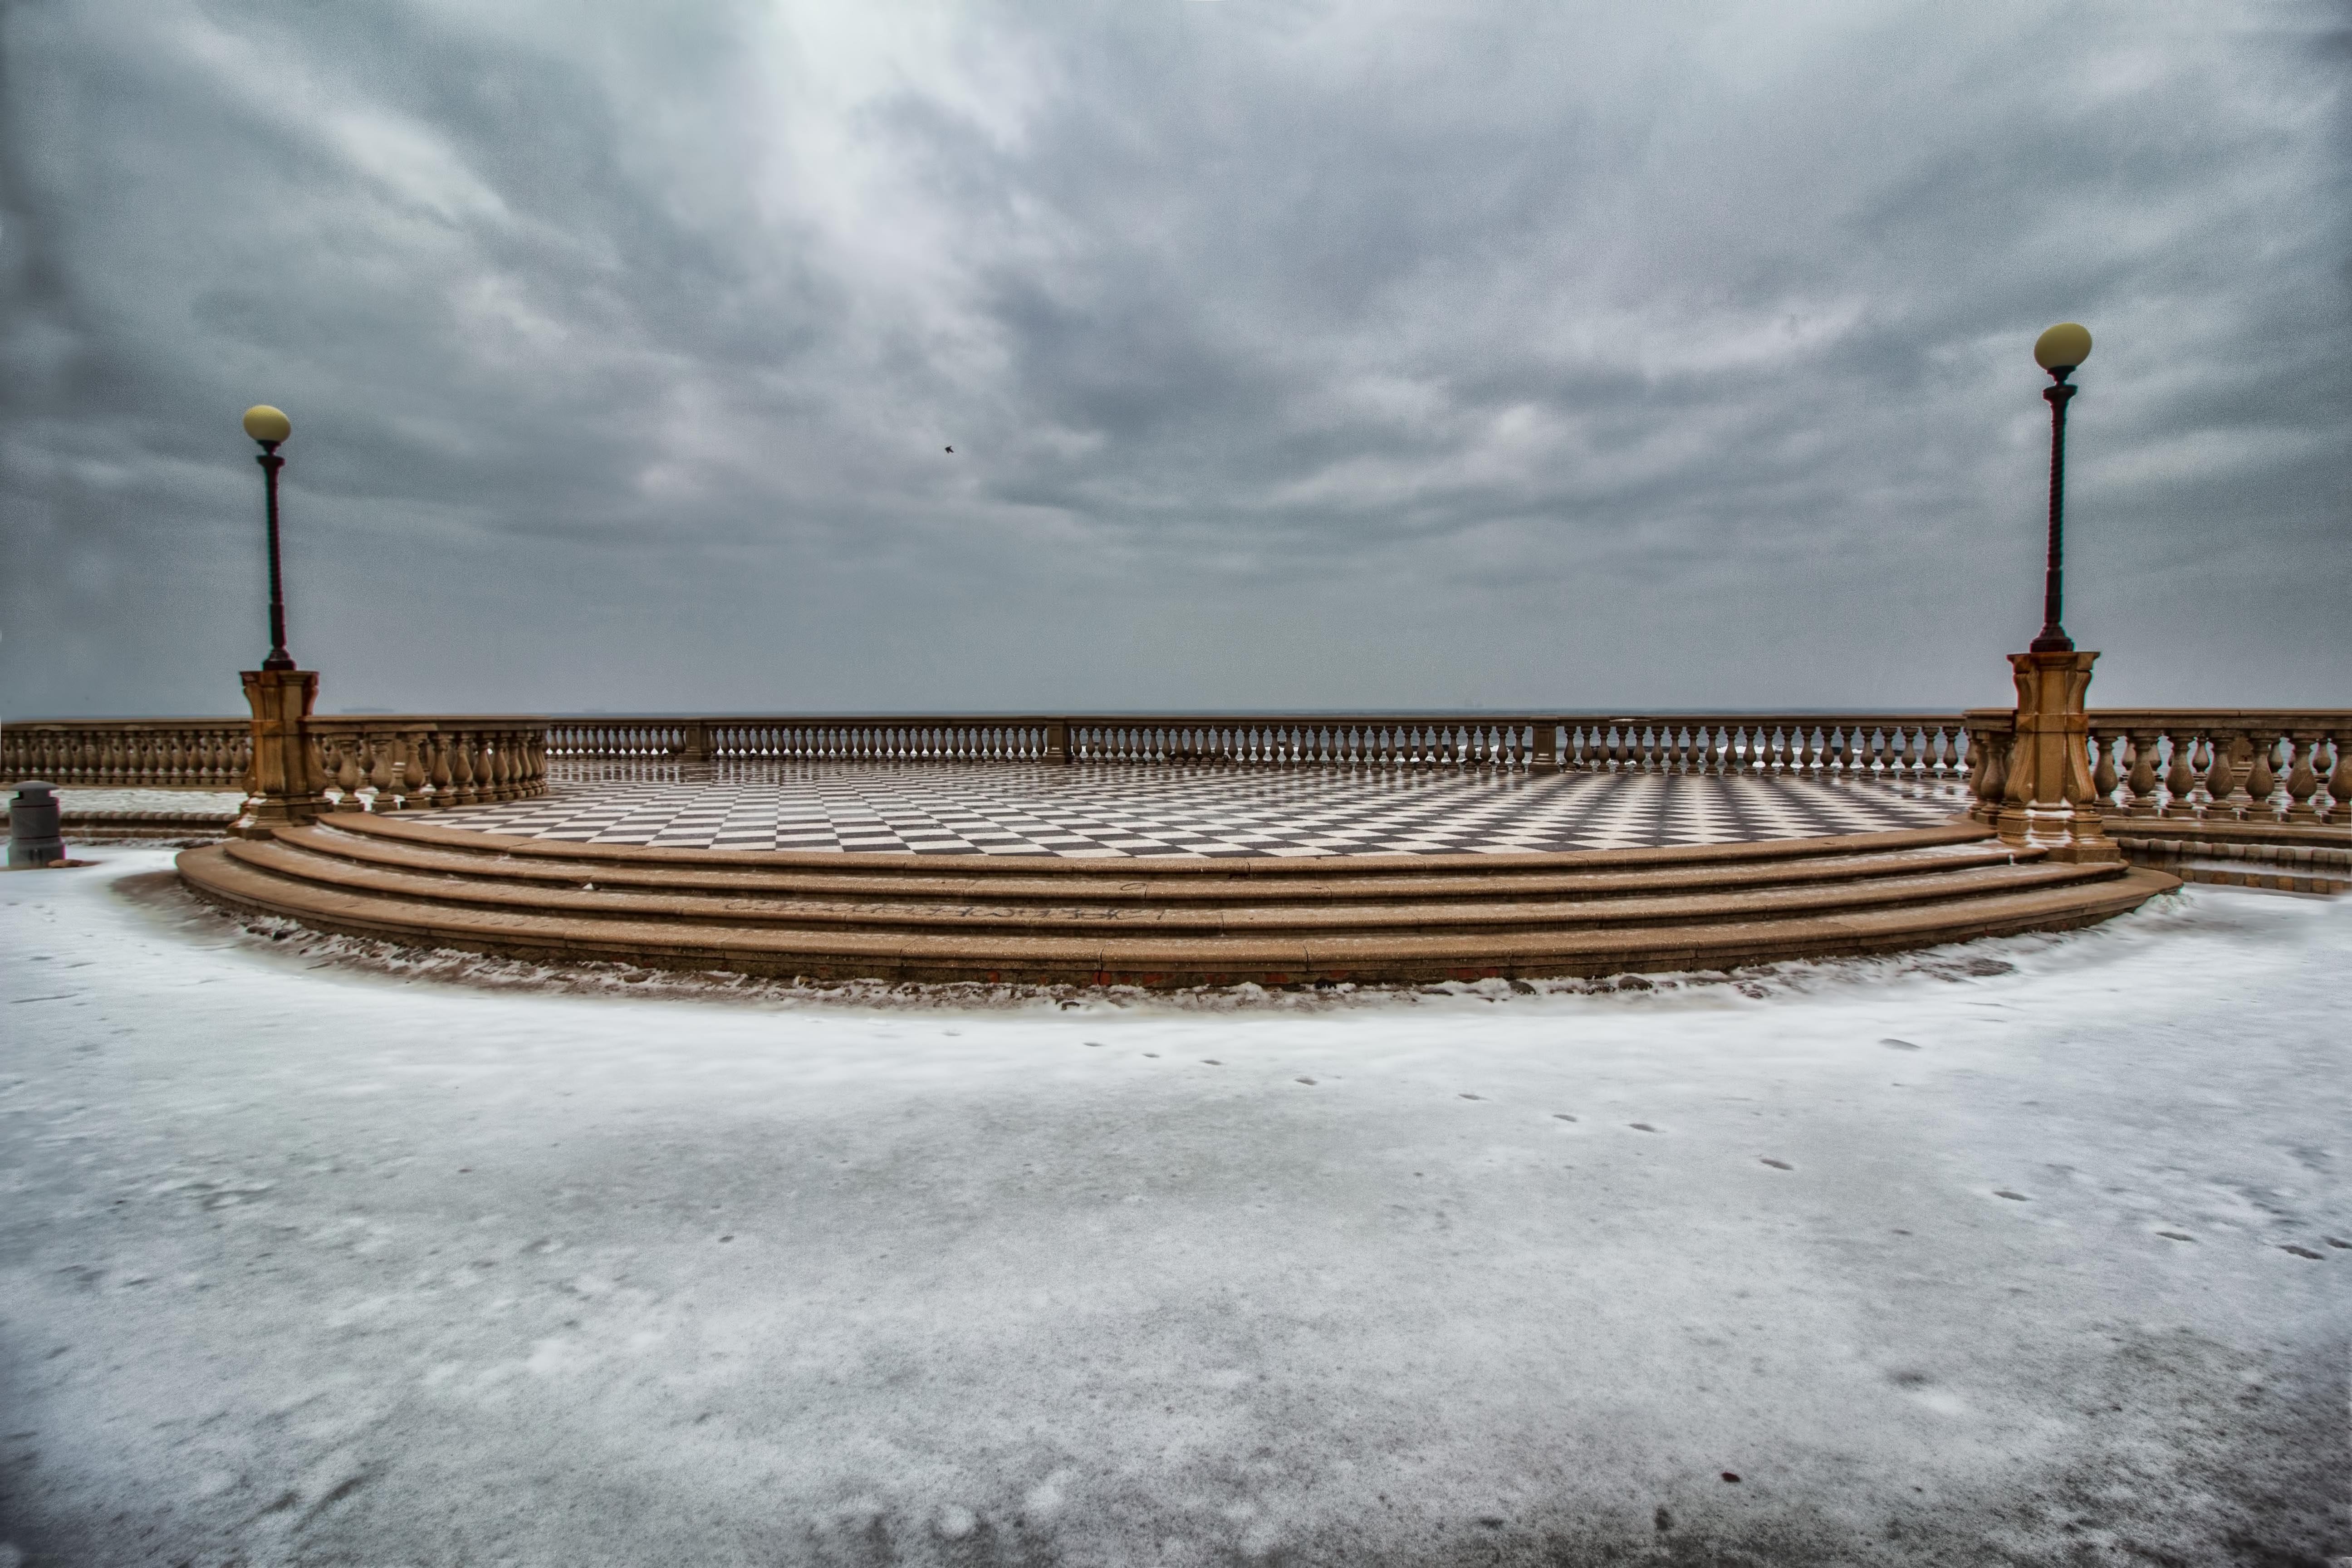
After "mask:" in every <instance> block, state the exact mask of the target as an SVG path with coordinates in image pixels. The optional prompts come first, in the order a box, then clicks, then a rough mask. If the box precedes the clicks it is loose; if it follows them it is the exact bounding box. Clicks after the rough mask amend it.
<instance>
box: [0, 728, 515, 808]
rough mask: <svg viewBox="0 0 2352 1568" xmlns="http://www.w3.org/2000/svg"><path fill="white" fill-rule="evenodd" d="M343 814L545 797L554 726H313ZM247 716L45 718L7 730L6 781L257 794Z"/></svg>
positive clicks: (0, 770)
mask: <svg viewBox="0 0 2352 1568" xmlns="http://www.w3.org/2000/svg"><path fill="white" fill-rule="evenodd" d="M304 728H305V730H306V731H307V733H308V734H309V737H310V754H311V756H312V758H313V759H314V760H315V761H316V763H318V766H319V773H320V777H321V778H323V779H324V780H325V781H326V784H327V786H328V788H329V789H330V790H331V792H333V797H334V798H333V805H334V808H335V809H336V810H339V811H362V810H367V811H391V810H395V809H409V810H415V809H422V808H430V807H435V806H444V805H471V804H473V803H474V802H477V801H497V800H517V799H521V798H524V797H526V796H530V795H544V794H546V793H547V730H548V721H547V720H545V719H543V718H540V717H537V716H535V715H533V716H520V717H512V718H506V717H497V716H492V717H482V718H477V717H472V716H467V717H466V718H450V717H444V716H436V715H428V714H384V715H374V714H369V715H366V716H346V717H337V718H312V719H310V720H309V721H306V723H305V726H304ZM252 767H253V725H252V721H250V720H247V719H40V720H32V721H23V722H11V723H9V724H6V725H5V726H0V780H5V781H7V782H10V783H14V782H15V781H16V780H19V779H35V778H37V779H47V781H49V782H50V783H51V784H67V785H75V786H79V787H83V788H96V789H180V790H220V791H227V790H247V791H249V790H250V789H251V788H252V778H251V772H252Z"/></svg>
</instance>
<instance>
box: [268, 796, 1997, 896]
mask: <svg viewBox="0 0 2352 1568" xmlns="http://www.w3.org/2000/svg"><path fill="white" fill-rule="evenodd" d="M375 820H376V819H373V818H368V817H361V816H354V817H352V819H351V826H350V827H349V828H348V829H346V828H345V827H344V826H343V819H341V818H330V819H328V820H327V822H325V823H322V824H321V825H320V826H314V827H304V828H296V829H292V830H290V831H288V832H285V833H282V834H281V835H280V836H279V838H278V840H277V842H278V843H281V844H284V845H288V846H291V847H298V848H299V849H302V850H305V851H309V852H311V853H314V854H318V855H322V856H328V857H332V858H340V859H344V860H349V861H352V862H354V863H356V864H360V865H369V866H376V867H382V868H386V869H393V870H401V871H410V872H441V873H446V874H448V875H451V876H457V877H466V878H472V879H483V880H487V881H495V882H500V883H509V884H513V885H516V886H534V885H535V886H545V887H572V888H582V887H583V886H593V888H595V889H600V890H605V889H609V890H615V891H618V890H625V889H648V890H658V891H660V892H662V893H664V894H666V895H672V896H683V895H686V894H688V893H693V892H710V893H722V892H723V893H729V894H733V895H737V896H758V895H775V896H799V895H813V896H814V895H824V896H833V897H838V898H862V899H866V900H876V901H881V900H900V901H921V902H944V903H955V902H960V901H968V900H982V901H986V902H990V903H1017V902H1039V903H1051V904H1059V903H1066V902H1067V901H1069V900H1072V899H1074V898H1081V897H1082V898H1085V899H1087V900H1101V901H1104V902H1121V901H1128V902H1139V903H1153V904H1164V903H1176V902H1183V901H1199V902H1223V901H1229V900H1232V899H1233V898H1234V896H1235V888H1236V887H1237V886H1245V887H1246V888H1247V893H1246V895H1245V896H1246V897H1248V898H1249V899H1251V900H1255V901H1275V900H1290V901H1296V902H1302V903H1309V904H1317V905H1321V904H1327V903H1330V902H1333V901H1335V900H1348V899H1371V898H1412V899H1413V900H1420V901H1432V900H1444V899H1457V898H1458V899H1475V900H1488V899H1491V898H1493V897H1494V896H1495V895H1496V891H1497V889H1498V888H1500V887H1502V886H1504V885H1505V884H1507V886H1508V888H1509V889H1510V890H1511V891H1513V892H1514V893H1517V894H1520V895H1526V896H1533V895H1538V894H1542V895H1549V896H1555V897H1560V898H1577V899H1585V898H1601V897H1611V896H1615V895H1618V894H1624V893H1650V892H1670V891H1675V890H1678V889H1690V890H1696V889H1733V888H1738V887H1759V888H1760V887H1766V886H1778V885H1785V884H1788V883H1792V882H1799V881H1821V882H1843V881H1849V880H1853V879H1858V878H1867V877H1894V876H1903V875H1909V874H1913V873H1915V872H1916V871H1918V870H1922V869H1933V870H1949V869H1958V868H1964V867H1971V866H2000V865H2008V864H2011V863H2013V862H2015V861H2017V860H2020V859H2021V858H2039V852H2038V851H2028V852H2026V853H2025V854H2024V855H2022V856H2021V855H2020V854H2018V853H2017V852H2015V851H2012V850H2011V849H2009V848H2008V847H2005V846H2003V845H2001V844H2000V843H1999V842H1998V841H1997V840H1995V839H1993V838H1992V837H1991V835H1990V834H1989V833H1987V832H1986V831H1985V830H1984V829H1982V828H1981V827H1974V826H1969V827H1961V828H1936V829H1929V830H1925V831H1924V832H1922V833H1919V834H1916V835H1915V834H1908V833H1906V834H1902V835H1885V836H1856V837H1846V838H1838V839H1789V840H1781V841H1779V842H1778V843H1776V844H1774V845H1772V846H1770V847H1772V848H1775V849H1777V850H1779V851H1780V853H1779V854H1777V855H1773V856H1769V857H1768V856H1758V855H1753V854H1748V855H1743V856H1741V857H1738V858H1731V857H1728V856H1721V857H1717V856H1705V855H1704V854H1703V852H1694V851H1693V850H1691V849H1688V848H1676V849H1675V850H1673V851H1670V852H1669V853H1670V854H1671V856H1672V858H1645V859H1643V860H1633V861H1629V860H1627V859H1623V858H1619V856H1618V855H1616V854H1612V853H1611V852H1608V851H1597V852H1585V853H1580V854H1576V855H1572V856H1571V855H1511V856H1482V855H1450V856H1387V855H1383V856H1370V855H1363V856H1353V855H1351V856H1330V857H1323V858H1312V859H1305V858H1302V859H1263V860H1262V859H1244V858H1229V859H1222V860H1213V861H1202V860H1196V859H1184V860H1178V859H1172V858H1165V859H1162V858H1154V859H1120V860H1102V859H1084V860H1079V859H1070V860H1056V859H1050V858H1042V857H1034V856H1032V857H1020V858H999V857H992V856H969V855H953V856H950V855H925V856H921V857H908V856H863V855H861V856H854V857H853V856H846V855H839V854H833V853H817V852H803V853H799V854H790V853H778V854H772V853H767V852H763V851H756V850H749V851H747V850H716V851H714V850H661V851H656V852H654V853H653V855H652V856H648V855H646V852H645V851H644V850H642V849H641V848H639V847H635V846H564V847H563V848H565V849H569V850H571V851H572V852H571V853H569V854H562V853H551V850H553V849H554V847H552V846H550V845H547V844H545V843H543V842H541V841H538V840H532V839H519V838H507V837H494V836H491V835H488V834H471V833H460V832H451V831H450V830H447V829H434V828H431V827H429V826H424V825H411V824H407V823H395V824H389V825H383V826H371V825H372V824H373V823H374V822H375ZM420 830H421V831H420ZM1871 837H1885V838H1895V839H1900V840H1901V842H1898V843H1895V844H1891V845H1890V844H1877V843H1873V844H1871V845H1870V847H1868V849H1867V850H1859V849H1857V848H1856V846H1859V845H1862V844H1864V842H1865V841H1866V840H1867V839H1869V838H1871ZM1722 848H1727V849H1728V848H1738V849H1741V850H1748V849H1752V848H1754V847H1753V846H1748V845H1739V846H1724V847H1722ZM1623 853H1624V854H1625V855H1633V854H1639V855H1643V856H1644V857H1651V856H1654V854H1655V852H1653V851H1627V852H1623ZM850 860H855V861H856V862H857V864H856V866H855V868H850V869H847V870H845V869H844V868H842V867H841V866H840V865H838V864H837V863H838V862H843V861H850ZM910 860H911V861H913V864H911V865H910V864H909V861H910ZM1431 862H1437V863H1438V864H1437V865H1436V866H1435V867H1432V866H1431Z"/></svg>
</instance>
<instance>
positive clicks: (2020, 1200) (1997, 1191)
mask: <svg viewBox="0 0 2352 1568" xmlns="http://www.w3.org/2000/svg"><path fill="white" fill-rule="evenodd" d="M1992 1195H1993V1196H1995V1197H1997V1198H2007V1199H2008V1200H2009V1201H2010V1202H2011V1203H2013V1204H2030V1203H2032V1201H2033V1200H2032V1198H2029V1197H2027V1196H2026V1195H2025V1194H2023V1193H2012V1192H2011V1191H2010V1190H2009V1189H2008V1188H2007V1187H1996V1188H1994V1189H1993V1194H1992Z"/></svg>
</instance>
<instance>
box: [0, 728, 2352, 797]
mask: <svg viewBox="0 0 2352 1568" xmlns="http://www.w3.org/2000/svg"><path fill="white" fill-rule="evenodd" d="M2089 718H2090V735H2091V742H2090V745H2091V754H2090V762H2091V766H2092V772H2093V776H2094V787H2095V790H2096V792H2097V795H2098V800H2099V806H2100V810H2101V812H2102V814H2103V815H2105V816H2109V817H2111V818H2128V817H2160V818H2183V817H2195V818H2198V819H2200V820H2217V819H2221V818H2225V817H2226V818H2232V819H2238V820H2279V821H2284V822H2289V823H2296V822H2303V823H2339V822H2342V821H2344V820H2346V816H2345V808H2346V806H2347V804H2352V748H2347V745H2346V743H2345V742H2346V741H2347V739H2352V713H2347V712H2346V711H2344V710H2315V709H2292V710H2289V709H2282V710H2258V709H2181V710H2172V709H2093V710H2091V712H2090V716H2089ZM2012 728H2013V715H2012V713H2011V710H2008V709H1977V710H1970V711H1969V712H1967V713H1965V714H1936V713H1811V714H1807V713H1668V714H1625V713H1618V714H1582V715H1559V714H1547V715H1527V716H1519V717H1511V716H1502V717H1475V718H1465V717H1462V716H1459V715H1452V716H1449V715H1427V716H1396V715H1345V716H1341V715H1329V714H1313V715H1253V716H1249V717H1240V718H1237V717H1234V716H1233V715H1229V714H1228V715H1216V714H1202V715H1173V716H1149V717H1146V716H1135V715H1118V714H1110V715H1042V714H1030V715H992V716H973V715H962V714H958V715H931V716H911V717H910V716H903V715H881V716H871V717H862V716H861V717H766V718H757V717H733V716H704V717H677V716H664V715H655V716H619V717H606V716H598V717H594V718H586V719H549V718H544V717H540V716H537V715H514V716H473V715H467V716H464V717H456V716H449V715H437V714H386V715H373V714H370V715H342V716H336V717H314V718H312V719H310V720H309V721H308V733H309V735H310V743H311V746H312V748H313V755H314V756H315V757H316V759H317V761H318V763H319V765H320V776H321V777H322V778H323V780H324V781H325V784H326V786H327V789H328V791H329V793H330V794H331V796H332V799H333V805H334V808H335V809H338V810H395V809H397V810H416V809H432V808H435V807H438V806H444V805H467V804H470V803H472V802H477V801H499V800H514V799H519V798H524V797H528V796H532V795H542V794H544V793H545V792H546V790H547V784H548V770H549V767H550V764H551V761H552V762H554V763H562V764H565V765H566V766H567V767H571V766H576V765H578V764H580V763H591V762H603V761H611V762H639V761H643V762H664V763H697V762H703V763H747V762H762V761H793V762H865V763H933V762H947V763H977V762H1055V763H1063V762H1067V763H1224V764H1240V765H1279V766H1318V765H1321V766H1328V765H1337V766H1377V767H1412V768H1431V767H1433V768H1464V767H1467V768H1487V767H1491V768H1499V769H1508V770H1522V771H1551V770H1555V769H1566V770H1573V771H1579V772H1593V771H1613V772H1625V771H1631V772H1643V773H1715V774H1723V773H1798V774H1802V775H1806V776H1811V777H1818V778H1847V777H1852V778H1862V777H1870V778H1880V779H1897V780H1914V781H1919V782H1942V781H1957V780H1958V779H1960V778H1962V777H1964V776H1965V777H1966V778H1967V779H1968V781H1969V788H1970V792H1971V794H1972V795H1974V796H1975V797H1976V799H1977V800H1978V802H1979V805H1978V807H1977V808H1976V809H1977V813H1978V815H1979V816H1982V817H1984V818H1985V819H1986V820H1988V821H1990V820H1991V819H1992V818H1993V817H1994V816H1998V815H1999V810H2000V800H2001V798H2002V791H2003V787H2004V783H2005V780H2004V778H2003V776H2002V774H2003V770H2004V767H2005V756H2006V752H2007V748H2008V745H2009V742H2010V739H2011V733H2012ZM251 754H252V742H251V736H250V733H249V724H248V722H247V721H244V720H236V719H226V718H221V719H121V720H101V719H89V720H32V721H19V722H12V723H9V724H7V725H5V726H0V779H5V780H16V779H25V778H46V779H48V780H50V781H51V782H52V783H56V784H68V785H82V786H96V787H107V788H162V789H214V790H229V789H238V788H243V787H246V779H247V770H248V769H249V767H250V763H251Z"/></svg>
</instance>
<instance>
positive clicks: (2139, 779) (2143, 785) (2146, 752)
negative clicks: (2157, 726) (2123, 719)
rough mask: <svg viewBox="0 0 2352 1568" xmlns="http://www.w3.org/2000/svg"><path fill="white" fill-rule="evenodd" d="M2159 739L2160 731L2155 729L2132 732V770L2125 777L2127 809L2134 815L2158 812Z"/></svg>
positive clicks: (2130, 756) (2130, 755)
mask: <svg viewBox="0 0 2352 1568" xmlns="http://www.w3.org/2000/svg"><path fill="white" fill-rule="evenodd" d="M2157 739H2158V731H2153V730H2134V731H2132V732H2131V736H2130V744H2131V751H2130V752H2129V753H2128V756H2129V759H2130V762H2131V772H2130V773H2128V774H2127V775H2126V777H2125V779H2124V787H2125V789H2126V791H2127V792H2128V793H2127V795H2126V801H2125V809H2126V811H2128V812H2129V813H2130V815H2132V816H2155V815H2156V812H2157V806H2158V801H2157V798H2156V785H2157V779H2158V774H2157V771H2156V749H2157Z"/></svg>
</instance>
